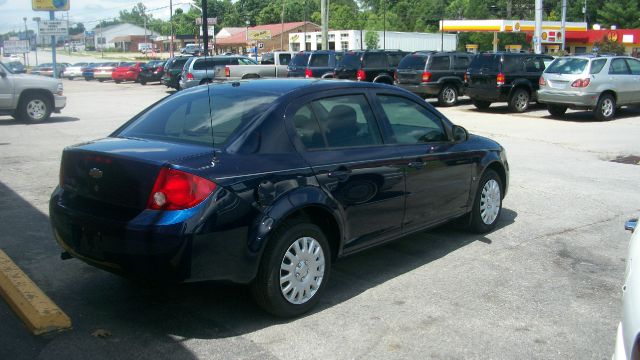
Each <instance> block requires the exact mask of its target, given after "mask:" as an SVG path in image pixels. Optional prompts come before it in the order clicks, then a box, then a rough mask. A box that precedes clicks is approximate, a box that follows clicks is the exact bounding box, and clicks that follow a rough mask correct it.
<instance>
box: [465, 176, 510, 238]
mask: <svg viewBox="0 0 640 360" xmlns="http://www.w3.org/2000/svg"><path fill="white" fill-rule="evenodd" d="M502 189H503V184H502V180H500V177H499V176H498V174H497V173H496V172H495V171H493V170H491V169H488V170H487V171H485V173H484V174H483V175H482V179H481V180H480V184H479V185H478V190H477V191H476V197H475V200H474V202H473V210H472V211H471V223H470V229H471V231H473V232H476V233H480V234H481V233H486V232H489V231H491V230H493V228H494V227H495V226H496V224H497V223H498V218H499V217H500V212H501V211H502Z"/></svg>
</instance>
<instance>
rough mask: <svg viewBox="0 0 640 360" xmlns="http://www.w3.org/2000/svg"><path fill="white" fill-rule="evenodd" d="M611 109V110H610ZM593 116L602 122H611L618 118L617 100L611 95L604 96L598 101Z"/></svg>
mask: <svg viewBox="0 0 640 360" xmlns="http://www.w3.org/2000/svg"><path fill="white" fill-rule="evenodd" d="M609 107H610V109H609ZM593 116H594V117H595V118H596V119H598V120H600V121H609V120H611V119H613V118H614V117H615V116H616V99H615V97H613V95H611V94H602V95H600V98H599V99H598V102H597V104H596V108H595V109H593Z"/></svg>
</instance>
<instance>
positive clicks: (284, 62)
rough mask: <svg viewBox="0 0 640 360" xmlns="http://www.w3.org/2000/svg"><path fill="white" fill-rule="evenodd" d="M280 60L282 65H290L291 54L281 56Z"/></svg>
mask: <svg viewBox="0 0 640 360" xmlns="http://www.w3.org/2000/svg"><path fill="white" fill-rule="evenodd" d="M278 59H279V60H280V65H289V63H290V62H291V54H279V55H278Z"/></svg>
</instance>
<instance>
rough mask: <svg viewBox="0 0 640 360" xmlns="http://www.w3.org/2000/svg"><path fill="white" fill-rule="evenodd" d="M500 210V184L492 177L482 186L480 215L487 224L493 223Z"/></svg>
mask: <svg viewBox="0 0 640 360" xmlns="http://www.w3.org/2000/svg"><path fill="white" fill-rule="evenodd" d="M499 212H500V185H498V182H497V181H495V180H493V179H491V180H489V181H487V182H486V183H485V184H484V186H483V187H482V193H481V194H480V217H481V218H482V222H484V223H485V224H486V225H491V224H493V222H494V221H496V218H497V217H498V213H499Z"/></svg>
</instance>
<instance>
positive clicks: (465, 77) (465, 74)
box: [464, 73, 469, 82]
mask: <svg viewBox="0 0 640 360" xmlns="http://www.w3.org/2000/svg"><path fill="white" fill-rule="evenodd" d="M464 82H469V78H468V75H467V73H464Z"/></svg>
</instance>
